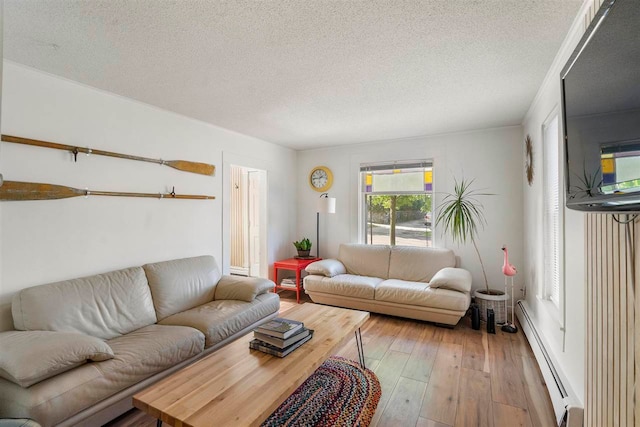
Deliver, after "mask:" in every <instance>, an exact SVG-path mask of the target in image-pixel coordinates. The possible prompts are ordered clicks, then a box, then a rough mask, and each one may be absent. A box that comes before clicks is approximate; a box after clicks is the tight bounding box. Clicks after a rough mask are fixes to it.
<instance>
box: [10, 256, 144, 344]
mask: <svg viewBox="0 0 640 427" xmlns="http://www.w3.org/2000/svg"><path fill="white" fill-rule="evenodd" d="M11 311H12V313H13V322H14V324H15V328H16V329H18V330H23V331H33V330H43V331H60V332H80V333H83V334H86V335H91V336H94V337H97V338H102V339H110V338H115V337H117V336H120V335H123V334H126V333H129V332H131V331H135V330H136V329H139V328H142V327H143V326H147V325H151V324H153V323H155V322H156V314H155V311H154V309H153V302H152V300H151V292H150V291H149V286H148V285H147V279H146V277H145V275H144V271H143V270H142V268H141V267H133V268H127V269H124V270H118V271H112V272H110V273H105V274H98V275H95V276H89V277H83V278H80V279H72V280H65V281H63V282H57V283H50V284H47V285H40V286H34V287H31V288H26V289H23V290H21V291H19V292H18V293H17V294H15V295H14V297H13V301H12V303H11Z"/></svg>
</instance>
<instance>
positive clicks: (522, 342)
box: [508, 321, 535, 357]
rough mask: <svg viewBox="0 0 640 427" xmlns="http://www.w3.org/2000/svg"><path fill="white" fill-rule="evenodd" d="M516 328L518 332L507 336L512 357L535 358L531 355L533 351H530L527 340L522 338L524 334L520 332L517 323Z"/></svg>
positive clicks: (520, 329)
mask: <svg viewBox="0 0 640 427" xmlns="http://www.w3.org/2000/svg"><path fill="white" fill-rule="evenodd" d="M516 326H518V332H516V333H515V334H509V335H508V336H509V338H510V340H511V349H512V351H513V355H514V356H526V357H535V355H534V354H533V350H532V349H531V346H530V345H529V342H528V341H527V338H526V337H525V336H524V332H522V327H521V326H520V324H519V323H518V322H517V321H516Z"/></svg>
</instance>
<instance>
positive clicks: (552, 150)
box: [539, 108, 565, 314]
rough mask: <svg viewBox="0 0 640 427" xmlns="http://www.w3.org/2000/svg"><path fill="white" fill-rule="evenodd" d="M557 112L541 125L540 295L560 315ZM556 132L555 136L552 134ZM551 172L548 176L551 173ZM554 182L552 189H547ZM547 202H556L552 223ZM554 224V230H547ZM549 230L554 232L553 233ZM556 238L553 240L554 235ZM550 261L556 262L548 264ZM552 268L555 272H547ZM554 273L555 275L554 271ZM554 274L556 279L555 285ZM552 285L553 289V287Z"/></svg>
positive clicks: (561, 207) (561, 239) (561, 152)
mask: <svg viewBox="0 0 640 427" xmlns="http://www.w3.org/2000/svg"><path fill="white" fill-rule="evenodd" d="M560 126H561V121H560V114H559V112H558V111H557V108H556V109H554V110H553V111H552V112H551V114H549V116H548V117H547V119H546V120H545V121H544V123H543V124H542V128H541V131H542V132H541V133H542V144H541V146H542V160H543V161H542V201H543V203H542V253H543V259H542V261H543V263H542V264H543V275H542V281H543V282H542V286H541V289H540V294H539V296H540V298H541V299H543V300H545V301H547V302H548V303H549V304H547V305H548V306H549V307H551V308H553V311H555V312H556V313H558V314H560V313H561V310H562V307H563V304H564V287H565V283H564V204H565V192H564V185H565V183H564V172H563V171H564V150H563V147H564V145H563V144H562V134H561V132H560V130H561V128H560ZM554 128H555V132H554ZM554 133H555V135H554ZM550 175H551V176H550ZM551 185H555V189H554V188H550V186H551ZM550 204H555V206H554V208H555V209H554V210H555V212H553V213H555V215H556V216H555V218H551V220H552V221H553V220H555V222H556V223H555V224H550V223H549V222H550V218H549V215H550V214H551V212H550V210H551V209H550V206H549V205H550ZM551 226H554V227H555V228H556V230H554V231H550V230H549V227H551ZM551 233H555V236H552V235H551ZM554 237H555V242H553V241H552V240H553V238H554ZM554 244H555V259H550V258H549V257H550V255H549V253H550V252H553V251H554V247H553V245H554ZM550 263H555V266H551V265H550ZM554 267H555V272H554V271H550V270H553V268H554ZM554 273H555V274H554ZM553 276H555V279H557V282H556V283H555V286H554V281H553V279H554V278H553ZM554 288H555V289H554Z"/></svg>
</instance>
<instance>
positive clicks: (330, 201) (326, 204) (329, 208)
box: [316, 193, 336, 258]
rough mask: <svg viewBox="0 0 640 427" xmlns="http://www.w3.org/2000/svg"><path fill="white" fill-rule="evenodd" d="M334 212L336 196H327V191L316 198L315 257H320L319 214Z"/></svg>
mask: <svg viewBox="0 0 640 427" xmlns="http://www.w3.org/2000/svg"><path fill="white" fill-rule="evenodd" d="M321 213H330V214H333V213H336V198H335V197H329V193H322V194H321V195H320V198H319V199H318V209H317V210H316V245H318V246H317V247H316V258H320V214H321Z"/></svg>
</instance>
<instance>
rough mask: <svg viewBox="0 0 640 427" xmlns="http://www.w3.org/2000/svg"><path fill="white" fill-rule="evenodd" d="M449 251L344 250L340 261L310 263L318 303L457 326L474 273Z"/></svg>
mask: <svg viewBox="0 0 640 427" xmlns="http://www.w3.org/2000/svg"><path fill="white" fill-rule="evenodd" d="M455 266H456V257H455V255H454V253H453V251H451V250H449V249H438V248H416V247H408V246H387V245H363V244H343V245H340V250H339V255H338V259H337V260H333V259H327V260H322V261H317V262H315V263H312V264H309V266H307V268H306V271H307V273H309V275H307V276H306V277H305V278H304V289H305V292H306V293H307V294H308V295H309V296H310V297H311V299H312V300H313V302H317V303H321V304H329V305H335V306H340V307H347V308H354V309H357V310H366V311H373V312H376V313H383V314H390V315H393V316H401V317H408V318H412V319H420V320H427V321H431V322H436V323H443V324H447V325H455V324H456V323H458V321H459V320H460V318H461V317H462V316H464V315H465V313H466V311H467V309H468V308H469V304H470V302H471V296H470V291H471V274H470V273H469V272H468V271H467V270H464V269H461V268H455Z"/></svg>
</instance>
